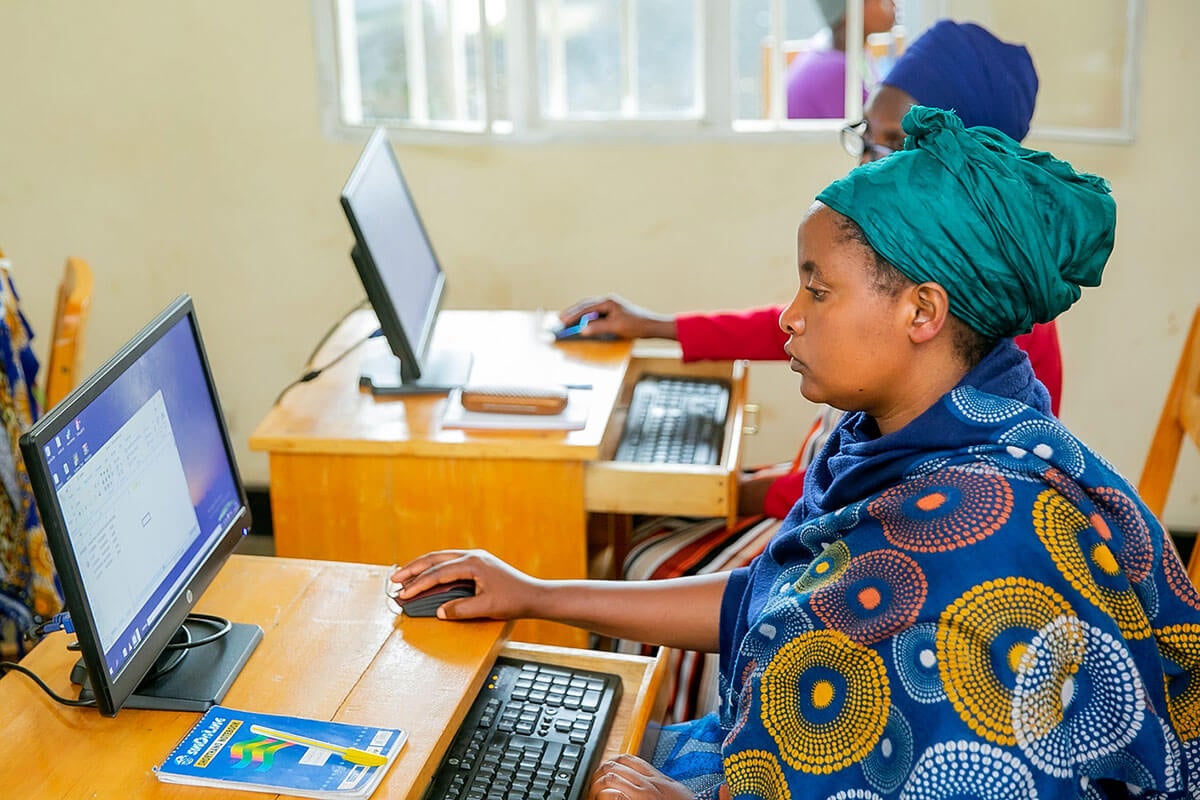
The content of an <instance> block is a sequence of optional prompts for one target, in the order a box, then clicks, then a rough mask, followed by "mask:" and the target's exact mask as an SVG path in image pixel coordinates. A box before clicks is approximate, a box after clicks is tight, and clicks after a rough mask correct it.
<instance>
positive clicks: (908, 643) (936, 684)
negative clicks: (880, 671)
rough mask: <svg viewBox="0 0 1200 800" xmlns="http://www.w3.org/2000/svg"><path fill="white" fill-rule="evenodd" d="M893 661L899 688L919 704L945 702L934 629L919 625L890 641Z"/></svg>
mask: <svg viewBox="0 0 1200 800" xmlns="http://www.w3.org/2000/svg"><path fill="white" fill-rule="evenodd" d="M892 661H893V665H894V667H895V670H896V676H897V677H898V678H899V679H900V685H901V686H903V687H904V691H905V692H907V693H908V696H909V697H911V698H912V699H913V700H916V701H917V702H918V703H937V702H939V701H942V700H945V699H946V690H945V688H944V687H943V686H942V677H941V675H940V674H939V672H938V658H937V625H936V624H934V623H932V622H922V623H919V624H917V625H913V626H912V627H911V628H909V629H908V630H903V631H900V633H898V634H896V635H895V636H894V637H892Z"/></svg>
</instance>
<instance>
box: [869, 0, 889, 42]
mask: <svg viewBox="0 0 1200 800" xmlns="http://www.w3.org/2000/svg"><path fill="white" fill-rule="evenodd" d="M895 24H896V4H895V2H894V1H893V0H867V1H866V2H865V3H863V33H864V34H866V35H870V34H872V33H887V32H888V31H890V30H891V29H892V26H893V25H895Z"/></svg>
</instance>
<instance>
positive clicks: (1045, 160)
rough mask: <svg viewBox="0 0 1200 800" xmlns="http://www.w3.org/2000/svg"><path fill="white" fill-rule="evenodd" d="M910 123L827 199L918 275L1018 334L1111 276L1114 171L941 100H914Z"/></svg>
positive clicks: (957, 305)
mask: <svg viewBox="0 0 1200 800" xmlns="http://www.w3.org/2000/svg"><path fill="white" fill-rule="evenodd" d="M904 131H905V133H907V134H908V138H907V139H905V141H904V149H903V150H901V151H900V152H898V153H893V154H892V155H890V156H888V157H887V158H881V159H879V160H878V161H875V162H873V163H870V164H864V165H863V166H861V167H858V168H857V169H854V170H852V171H851V172H850V174H849V175H847V176H846V177H844V178H842V179H841V180H837V181H834V182H833V183H831V184H830V185H829V186H827V187H826V188H825V189H824V191H822V192H821V193H820V194H819V195H817V200H819V201H820V202H822V203H824V204H825V205H826V206H828V207H829V208H831V209H833V210H834V211H836V212H838V213H839V214H842V215H844V216H847V217H849V218H850V219H852V220H854V221H855V222H856V223H858V226H859V227H860V228H862V230H863V233H864V234H865V235H866V237H867V242H868V243H870V245H871V247H872V248H874V250H875V252H877V253H879V255H881V256H882V257H883V258H884V259H886V260H887V261H888V262H889V263H891V264H892V265H894V266H895V267H896V269H898V270H900V271H901V272H902V273H904V274H905V275H906V276H908V278H910V279H911V280H913V281H916V282H917V283H923V282H925V281H934V282H936V283H939V284H941V285H942V286H943V287H945V289H946V291H947V292H948V293H949V295H950V311H951V313H953V314H954V315H955V316H956V317H958V318H959V319H961V320H963V321H964V322H966V323H967V324H968V325H969V326H971V327H972V328H974V329H975V330H977V331H979V332H980V333H982V334H984V335H985V336H991V337H1006V336H1015V335H1017V334H1019V333H1025V332H1026V331H1028V330H1029V329H1030V328H1031V327H1032V326H1033V323H1035V322H1049V321H1050V320H1052V319H1054V318H1055V317H1056V316H1058V315H1059V314H1061V313H1062V312H1063V311H1065V310H1067V308H1069V307H1070V305H1071V304H1072V303H1074V302H1075V301H1076V300H1078V299H1079V295H1080V287H1081V286H1099V285H1100V275H1101V273H1102V272H1103V270H1104V265H1105V263H1106V262H1107V261H1108V256H1109V253H1110V252H1111V251H1112V248H1113V237H1114V233H1115V228H1116V222H1117V208H1116V204H1115V203H1114V202H1113V199H1112V197H1111V196H1110V194H1109V186H1108V182H1107V181H1105V180H1104V179H1103V178H1100V177H1097V176H1095V175H1088V174H1086V173H1082V172H1076V171H1075V170H1074V169H1073V168H1072V167H1071V165H1070V164H1068V163H1067V162H1065V161H1060V160H1059V159H1057V158H1055V157H1054V156H1052V155H1050V154H1049V153H1044V152H1039V151H1036V150H1027V149H1025V148H1023V147H1021V146H1020V145H1019V144H1017V143H1016V142H1015V141H1013V140H1012V139H1010V138H1009V137H1008V136H1005V135H1004V134H1003V133H1001V132H1000V131H998V130H995V129H994V128H984V127H979V128H971V129H970V130H967V129H964V128H963V124H962V122H961V121H960V120H959V119H958V117H956V116H954V114H953V113H951V112H949V111H943V110H941V109H936V108H925V107H924V106H913V107H912V108H911V109H909V111H908V113H907V114H906V115H905V116H904Z"/></svg>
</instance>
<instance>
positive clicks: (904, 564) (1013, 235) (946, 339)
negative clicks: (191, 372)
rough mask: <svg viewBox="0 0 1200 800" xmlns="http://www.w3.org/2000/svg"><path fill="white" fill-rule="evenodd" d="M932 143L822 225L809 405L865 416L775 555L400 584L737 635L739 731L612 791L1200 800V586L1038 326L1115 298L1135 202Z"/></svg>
mask: <svg viewBox="0 0 1200 800" xmlns="http://www.w3.org/2000/svg"><path fill="white" fill-rule="evenodd" d="M904 129H905V131H906V133H907V134H908V138H907V140H906V142H905V149H904V151H903V152H900V153H897V154H895V155H893V156H890V157H888V158H886V159H882V160H880V161H878V162H876V163H874V164H870V165H866V166H863V167H860V168H858V169H856V170H854V171H853V172H852V173H850V175H848V176H847V177H846V178H843V179H842V180H839V181H837V182H835V183H834V184H832V185H831V186H829V187H828V188H827V189H825V190H824V191H823V192H821V193H820V194H819V195H818V197H817V203H816V204H815V205H814V206H813V207H812V209H811V210H810V211H809V213H808V214H807V216H806V217H805V219H804V221H803V222H802V224H801V226H800V233H799V259H798V261H799V276H800V288H799V291H798V292H797V294H796V297H795V298H794V299H793V301H792V303H791V304H790V305H789V306H788V307H787V308H786V309H785V310H784V312H783V314H782V315H781V317H780V325H781V327H783V328H784V329H785V330H786V331H787V333H788V337H789V338H788V343H787V351H788V353H789V354H790V356H791V364H792V369H793V370H795V371H796V372H797V373H799V374H800V375H801V376H802V392H803V394H804V396H805V397H807V398H808V399H809V400H812V401H815V402H823V403H829V404H831V405H834V406H836V407H839V408H845V409H847V410H848V411H849V413H847V414H846V415H845V417H844V418H843V419H842V420H841V422H840V423H839V424H838V426H837V428H836V429H835V430H834V431H833V433H832V434H831V436H830V438H829V442H828V443H827V445H826V446H825V448H824V449H823V450H822V451H821V453H820V454H819V455H818V456H817V457H816V459H815V460H814V461H813V463H812V465H811V466H810V467H809V470H808V477H807V479H806V482H805V489H804V496H803V497H802V498H801V500H800V502H799V503H798V504H797V505H796V507H795V508H794V509H793V510H792V512H791V514H789V516H788V518H787V519H786V520H785V521H784V525H783V528H782V530H781V531H780V533H779V534H778V535H777V536H776V537H775V538H774V539H773V540H772V542H771V544H770V545H769V546H768V548H767V550H766V551H765V552H764V553H763V555H762V556H760V557H759V558H758V559H756V560H755V561H754V562H753V563H752V564H751V565H750V566H749V567H746V568H744V569H739V570H736V571H734V572H732V573H722V574H716V575H705V576H696V577H688V578H679V579H673V580H664V581H647V582H643V583H637V582H595V581H571V582H556V581H543V580H536V579H533V578H530V577H528V576H525V575H523V574H521V573H518V572H516V571H514V570H512V569H511V568H510V567H507V566H506V565H503V564H502V563H500V562H498V561H496V560H495V559H494V558H493V557H491V556H489V555H487V554H483V553H464V552H442V553H434V554H430V555H427V556H424V557H422V558H420V559H417V560H416V561H414V562H413V563H411V564H408V565H406V566H404V567H402V568H400V569H399V570H397V572H396V573H395V575H394V578H395V579H396V580H399V581H401V582H402V583H404V584H405V591H404V594H405V595H408V594H412V593H416V592H420V591H422V590H424V589H426V588H428V587H429V586H430V585H432V584H434V583H438V582H444V581H449V580H456V579H462V578H469V579H473V580H474V581H475V584H476V595H475V596H474V597H472V598H468V599H463V600H457V601H453V602H452V603H449V604H447V605H445V606H443V607H442V611H441V612H440V615H441V616H442V617H443V618H445V619H466V618H471V617H497V618H513V617H520V616H537V617H538V618H542V619H553V620H558V621H565V622H569V623H571V624H575V625H579V626H581V627H585V628H588V629H590V630H594V631H598V632H601V633H605V634H608V635H614V636H620V637H622V638H627V639H641V640H643V641H650V642H656V643H661V644H667V645H670V646H676V647H686V648H693V649H697V648H701V647H709V648H712V649H714V650H715V649H718V647H719V652H720V655H721V678H722V690H723V691H722V707H721V711H720V713H719V714H713V715H710V716H708V717H704V718H701V719H699V720H696V721H693V722H690V723H684V724H682V725H677V726H671V727H670V728H666V729H664V730H663V731H662V732H661V734H660V736H659V740H658V746H657V749H656V752H655V754H654V757H653V759H652V760H651V761H650V762H647V761H643V760H642V759H640V758H637V757H635V756H632V755H626V756H619V757H617V758H616V759H613V760H611V761H609V762H606V763H604V764H603V765H601V767H600V769H599V770H597V772H596V774H595V776H594V778H593V783H592V787H591V793H590V795H589V796H590V797H591V798H593V800H600V799H601V798H611V799H612V800H641V799H642V798H692V797H717V796H722V797H744V798H845V799H846V800H849V799H850V798H858V799H860V800H872V799H880V798H914V799H915V798H941V797H946V798H950V797H988V798H1042V800H1045V798H1060V797H1061V798H1065V797H1071V798H1077V797H1078V798H1103V797H1128V796H1135V795H1136V796H1143V797H1155V798H1167V797H1195V796H1197V794H1196V793H1197V792H1198V791H1200V593H1198V592H1197V591H1196V589H1195V588H1194V587H1193V586H1192V585H1191V583H1190V582H1189V581H1188V579H1187V577H1186V574H1185V571H1184V568H1183V565H1182V564H1181V563H1180V561H1179V557H1178V555H1177V554H1176V552H1175V550H1174V547H1173V545H1172V544H1171V542H1170V537H1169V536H1168V535H1167V533H1166V531H1165V530H1164V529H1163V526H1162V525H1161V523H1159V521H1158V520H1156V519H1155V518H1154V517H1153V516H1152V515H1151V514H1150V513H1149V511H1148V510H1147V509H1146V507H1145V505H1144V504H1143V503H1142V502H1141V500H1140V499H1139V498H1138V497H1137V495H1136V493H1135V491H1134V489H1133V488H1132V487H1131V486H1130V484H1129V483H1128V482H1127V481H1126V480H1125V479H1124V478H1122V477H1121V476H1120V475H1118V474H1116V472H1114V471H1113V469H1112V467H1111V466H1110V465H1109V464H1108V463H1107V462H1105V461H1104V460H1103V459H1102V458H1100V457H1098V456H1096V455H1095V454H1093V453H1092V452H1091V450H1089V449H1088V448H1087V447H1086V445H1084V444H1083V443H1082V442H1080V441H1079V440H1078V439H1076V438H1075V437H1074V436H1072V435H1071V434H1070V432H1068V431H1067V430H1066V429H1065V428H1064V427H1063V426H1062V424H1061V423H1059V422H1058V421H1057V420H1056V419H1054V417H1053V416H1051V415H1050V413H1049V397H1048V395H1047V393H1046V390H1045V387H1044V386H1042V384H1041V383H1039V382H1038V381H1037V380H1036V379H1035V378H1034V375H1033V372H1032V370H1031V369H1030V367H1029V362H1028V360H1027V359H1026V358H1025V357H1024V356H1023V355H1022V354H1021V352H1020V351H1019V350H1018V349H1017V348H1016V347H1015V345H1014V344H1013V342H1012V338H1011V337H1013V336H1014V335H1016V334H1018V333H1021V332H1022V331H1025V330H1028V329H1029V327H1030V326H1031V325H1032V324H1033V323H1035V322H1040V321H1045V320H1049V319H1053V318H1054V317H1055V316H1056V315H1058V314H1059V313H1061V312H1062V311H1064V310H1066V308H1068V307H1069V306H1070V305H1071V304H1072V303H1073V302H1074V301H1075V300H1076V299H1078V297H1079V296H1080V287H1081V286H1095V285H1097V284H1098V283H1099V281H1100V275H1101V271H1102V270H1103V268H1104V265H1105V263H1106V261H1107V259H1108V256H1109V253H1110V252H1111V249H1112V244H1113V233H1114V228H1115V221H1116V218H1115V205H1114V203H1113V201H1112V198H1111V197H1110V195H1109V190H1108V186H1107V184H1106V183H1105V182H1104V181H1103V180H1102V179H1100V178H1097V177H1095V176H1091V175H1084V174H1079V173H1076V172H1075V171H1074V170H1073V169H1072V168H1071V167H1070V165H1069V164H1066V163H1065V162H1062V161H1059V160H1057V159H1055V158H1053V157H1052V156H1050V155H1049V154H1047V153H1040V152H1035V151H1031V150H1025V149H1023V148H1021V147H1020V146H1019V145H1018V144H1017V143H1016V142H1014V141H1013V140H1011V139H1009V138H1008V137H1007V136H1005V135H1003V134H1001V133H999V132H998V131H995V130H993V129H990V128H974V129H970V130H967V129H964V128H963V126H962V123H961V122H960V121H959V120H958V118H957V117H955V116H954V115H953V114H952V113H950V112H946V111H938V110H934V109H929V108H923V107H915V108H913V109H912V111H910V112H909V114H908V115H907V116H906V117H905V120H904ZM718 619H719V620H720V622H719V625H718V624H717V620H718Z"/></svg>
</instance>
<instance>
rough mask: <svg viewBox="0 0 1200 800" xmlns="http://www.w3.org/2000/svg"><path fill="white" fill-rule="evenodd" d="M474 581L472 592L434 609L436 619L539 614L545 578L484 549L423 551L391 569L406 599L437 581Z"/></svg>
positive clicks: (490, 617)
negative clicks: (523, 569) (534, 574)
mask: <svg viewBox="0 0 1200 800" xmlns="http://www.w3.org/2000/svg"><path fill="white" fill-rule="evenodd" d="M456 580H470V581H474V582H475V596H474V597H462V598H458V599H456V600H450V601H448V602H446V603H445V604H443V605H442V606H441V607H440V608H438V610H437V616H438V618H439V619H480V618H487V619H518V618H521V617H536V616H540V615H539V614H538V613H537V612H538V611H539V610H541V603H539V598H540V597H541V595H542V592H543V589H544V584H545V582H544V581H541V580H538V579H537V578H534V577H531V576H529V575H526V574H525V573H523V572H521V571H520V570H517V569H516V568H514V567H512V566H510V565H508V564H506V563H504V562H503V561H501V560H500V559H498V558H496V557H495V556H494V555H492V554H491V553H488V552H485V551H483V550H439V551H437V552H433V553H426V554H425V555H423V556H421V557H420V558H417V559H415V560H413V561H410V562H409V563H407V564H405V565H404V566H401V567H398V568H397V569H396V571H395V572H393V573H392V576H391V583H392V584H393V585H396V584H399V585H400V586H401V587H402V588H400V589H399V591H398V592H397V593H396V595H395V596H396V598H397V599H399V600H407V599H409V598H410V597H414V596H415V595H418V594H420V593H421V592H423V591H425V590H426V589H429V588H430V587H432V586H435V585H437V584H440V583H448V582H450V581H456Z"/></svg>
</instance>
